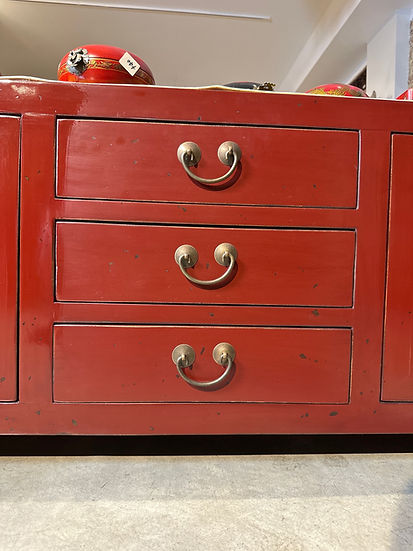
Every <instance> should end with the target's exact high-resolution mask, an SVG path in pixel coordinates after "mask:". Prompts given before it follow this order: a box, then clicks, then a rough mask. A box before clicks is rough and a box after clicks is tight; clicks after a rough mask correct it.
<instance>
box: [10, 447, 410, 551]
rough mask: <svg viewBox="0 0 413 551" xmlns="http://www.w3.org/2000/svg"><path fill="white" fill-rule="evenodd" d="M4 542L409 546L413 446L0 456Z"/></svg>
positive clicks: (198, 549) (181, 548)
mask: <svg viewBox="0 0 413 551" xmlns="http://www.w3.org/2000/svg"><path fill="white" fill-rule="evenodd" d="M0 519H1V524H0V550H1V551H9V550H10V551H11V550H13V551H20V550H27V551H38V550H39V551H48V550H53V551H60V550H76V551H78V550H88V551H91V550H112V549H113V550H122V551H123V550H139V551H140V550H142V551H146V550H148V551H151V550H157V551H163V550H168V551H169V550H171V551H172V550H174V551H175V550H176V551H187V550H188V551H189V550H191V551H204V550H205V551H206V550H208V551H220V550H225V551H228V550H237V551H241V550H251V551H260V550H271V551H275V550H277V551H278V550H281V551H313V550H326V551H335V550H346V551H351V550H363V551H364V550H366V551H370V550H372V551H373V550H374V551H381V550H392V551H396V550H397V551H401V550H406V551H407V550H408V551H412V549H413V454H385V455H308V456H304V455H291V456H280V455H275V456H274V455H273V456H271V455H270V456H268V455H267V456H220V457H218V456H201V457H130V456H129V457H70V458H69V457H57V458H53V457H47V458H45V457H37V458H26V457H18V458H17V457H12V458H10V457H1V458H0Z"/></svg>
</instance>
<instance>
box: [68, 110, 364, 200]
mask: <svg viewBox="0 0 413 551" xmlns="http://www.w3.org/2000/svg"><path fill="white" fill-rule="evenodd" d="M57 134H58V147H57V196H58V197H70V198H83V199H123V200H128V201H156V202H178V203H209V204H233V205H253V206H254V205H255V206H258V205H267V206H307V207H333V208H350V209H351V208H355V207H356V203H357V179H358V149H359V146H358V133H357V132H352V131H336V130H311V129H285V128H259V127H249V126H243V127H237V126H215V125H194V124H167V123H147V122H131V121H130V122H121V121H96V120H65V119H63V120H59V121H58V130H57ZM227 140H232V141H234V142H236V143H238V145H239V146H240V147H241V150H242V160H241V170H240V171H238V173H236V176H235V178H234V179H231V181H230V183H231V184H232V185H229V186H225V185H224V186H222V185H221V186H219V187H216V186H211V187H207V186H201V185H198V184H196V183H195V182H194V181H192V180H191V178H190V177H189V176H188V175H187V174H186V173H185V172H184V169H183V167H182V166H181V164H180V162H179V161H178V159H177V149H178V146H179V145H180V144H181V143H183V142H186V141H192V142H196V143H197V144H198V145H199V146H200V148H201V150H202V158H201V161H200V162H199V165H198V167H194V168H193V172H195V173H196V174H198V176H201V177H204V178H216V177H217V176H221V175H222V174H224V173H225V172H226V171H227V169H228V167H225V166H224V165H222V164H221V163H220V162H219V160H218V158H217V150H218V147H219V145H220V144H221V143H223V142H224V141H227Z"/></svg>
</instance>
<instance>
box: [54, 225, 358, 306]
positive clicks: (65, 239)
mask: <svg viewBox="0 0 413 551" xmlns="http://www.w3.org/2000/svg"><path fill="white" fill-rule="evenodd" d="M187 243H189V244H191V245H193V246H194V247H195V248H196V249H197V251H198V253H199V261H198V263H197V264H196V265H195V267H194V268H189V269H188V270H187V271H188V273H189V272H190V273H191V274H193V275H194V277H196V278H197V279H201V280H211V279H214V278H217V277H219V276H220V275H222V274H223V273H224V272H225V268H224V267H222V266H220V265H218V264H217V263H216V262H215V260H214V257H213V253H214V249H215V247H216V246H217V245H219V244H220V243H232V244H233V245H234V246H235V247H236V249H237V251H238V259H237V264H236V270H235V275H234V277H233V278H232V279H230V280H229V281H228V282H227V283H226V284H225V285H223V286H222V287H220V288H205V287H201V286H199V285H194V284H193V283H191V282H190V281H188V280H187V279H186V278H185V276H184V275H183V274H182V273H181V271H180V269H179V266H178V265H177V264H176V262H175V259H174V253H175V250H176V249H177V248H178V247H179V246H180V245H183V244H187ZM354 251H355V232H354V231H352V230H339V231H334V230H306V229H304V230H301V229H294V230H292V229H291V230H290V229H249V228H214V227H202V228H199V227H190V226H166V225H165V226H160V225H139V224H113V223H88V222H64V221H61V222H58V223H57V224H56V280H57V284H56V299H57V300H58V301H79V302H141V303H151V302H152V303H182V304H234V305H238V304H240V305H241V304H259V305H268V306H277V305H288V306H293V305H294V306H299V305H303V306H341V307H350V306H351V305H352V297H353V271H354Z"/></svg>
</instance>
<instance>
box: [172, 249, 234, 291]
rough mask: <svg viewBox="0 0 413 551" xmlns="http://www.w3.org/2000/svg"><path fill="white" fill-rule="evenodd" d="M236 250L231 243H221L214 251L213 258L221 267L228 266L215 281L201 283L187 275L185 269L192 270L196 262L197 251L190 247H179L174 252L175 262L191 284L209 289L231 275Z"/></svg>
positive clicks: (199, 280)
mask: <svg viewBox="0 0 413 551" xmlns="http://www.w3.org/2000/svg"><path fill="white" fill-rule="evenodd" d="M237 256H238V253H237V249H236V248H235V247H234V245H231V243H221V244H220V245H218V247H217V248H216V249H215V251H214V258H215V260H216V261H217V262H218V264H220V265H221V266H228V268H227V269H226V271H225V272H224V273H223V274H222V275H221V276H219V277H217V278H216V279H210V280H207V281H203V280H201V279H196V278H195V277H193V276H191V275H189V274H188V272H187V271H186V269H187V268H193V267H194V266H195V264H196V263H197V261H198V251H197V250H196V249H195V247H193V246H192V245H181V246H180V247H178V248H177V249H176V251H175V262H176V263H177V264H178V266H179V268H180V269H181V272H182V273H183V274H184V276H185V277H186V278H187V279H188V280H189V281H192V283H196V284H197V285H202V286H204V287H210V286H212V285H219V284H220V283H223V282H225V281H226V280H227V278H228V277H229V276H230V275H231V274H232V272H233V270H234V268H235V261H236V260H237Z"/></svg>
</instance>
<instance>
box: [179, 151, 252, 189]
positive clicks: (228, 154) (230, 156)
mask: <svg viewBox="0 0 413 551" xmlns="http://www.w3.org/2000/svg"><path fill="white" fill-rule="evenodd" d="M177 155H178V159H179V162H180V163H181V164H182V166H183V167H184V169H185V172H186V173H187V174H188V176H190V177H191V178H193V179H194V180H196V181H197V182H199V183H201V184H219V183H220V182H223V181H224V180H226V179H228V178H229V177H230V176H232V174H233V173H234V172H235V169H236V168H237V166H238V163H239V161H240V160H241V155H242V153H241V148H240V146H239V145H238V144H236V143H235V142H224V143H222V144H221V145H220V146H219V148H218V159H219V160H220V161H221V163H222V164H224V165H227V166H230V167H231V168H230V169H229V170H228V172H226V173H225V174H224V175H223V176H219V177H218V178H201V176H198V175H197V174H194V173H193V172H191V170H190V167H191V166H195V165H197V164H198V163H199V161H200V160H201V156H202V153H201V149H200V148H199V146H198V145H197V144H196V143H194V142H184V143H181V145H180V146H179V147H178V151H177Z"/></svg>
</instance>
